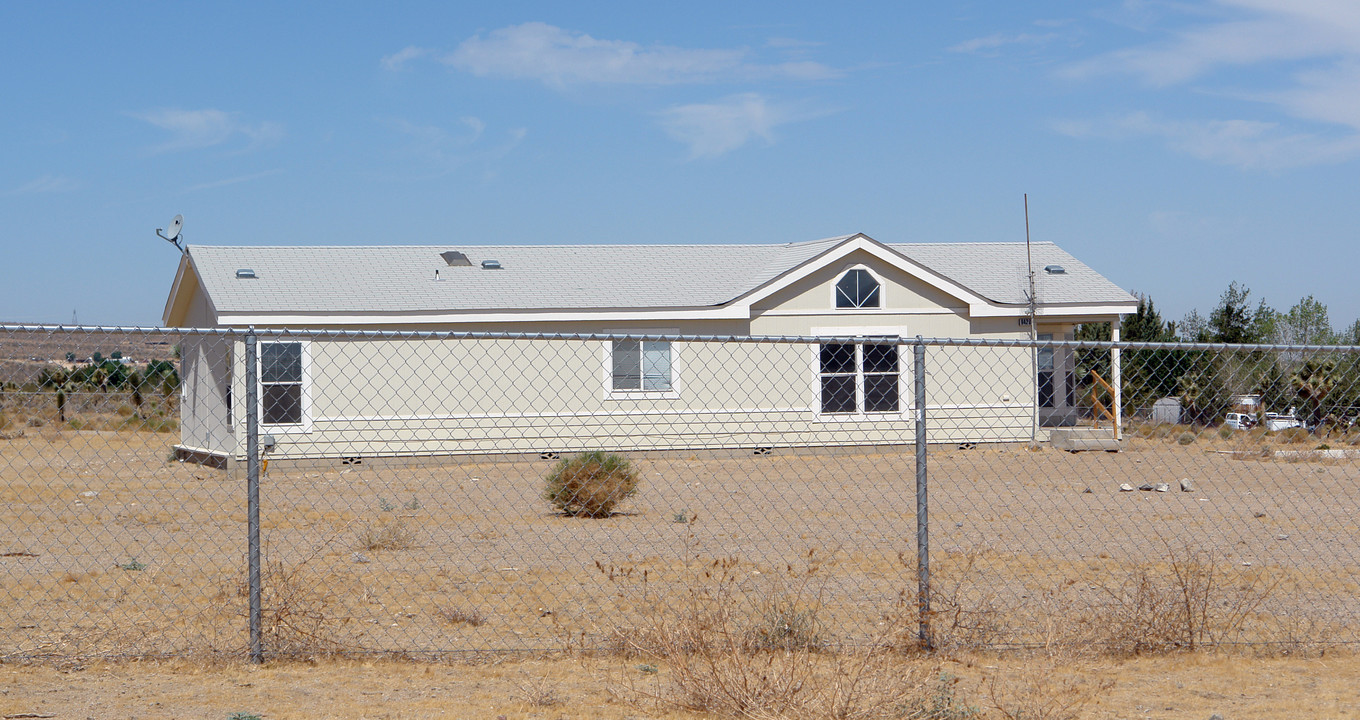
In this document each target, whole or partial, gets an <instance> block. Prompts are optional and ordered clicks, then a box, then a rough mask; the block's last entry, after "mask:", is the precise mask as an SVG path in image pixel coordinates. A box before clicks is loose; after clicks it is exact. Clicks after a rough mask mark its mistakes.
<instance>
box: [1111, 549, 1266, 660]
mask: <svg viewBox="0 0 1360 720" xmlns="http://www.w3.org/2000/svg"><path fill="white" fill-rule="evenodd" d="M1275 585H1276V582H1272V581H1270V580H1269V579H1268V578H1265V577H1263V575H1262V573H1261V572H1259V571H1250V570H1248V571H1246V572H1236V571H1235V570H1233V569H1231V566H1229V565H1228V564H1227V563H1226V562H1224V560H1223V559H1222V558H1221V557H1218V556H1217V555H1216V554H1214V553H1212V552H1207V551H1203V550H1174V549H1172V548H1170V547H1169V546H1168V547H1167V554H1166V559H1165V561H1164V562H1162V563H1150V564H1145V565H1142V566H1140V567H1138V568H1136V569H1134V570H1133V571H1131V572H1130V573H1129V575H1128V576H1127V577H1126V578H1125V579H1124V581H1123V582H1122V583H1120V584H1119V585H1116V586H1107V587H1104V588H1102V590H1103V591H1104V593H1105V594H1106V596H1107V598H1108V602H1106V603H1104V604H1102V605H1101V606H1099V607H1097V608H1096V609H1095V612H1094V614H1093V615H1091V616H1090V617H1088V618H1086V622H1087V623H1088V624H1089V625H1090V627H1091V628H1092V629H1093V630H1094V631H1096V636H1097V638H1098V642H1099V645H1100V646H1101V647H1103V648H1105V649H1106V651H1108V652H1112V653H1115V654H1124V655H1130V654H1139V653H1148V652H1154V653H1155V652H1171V651H1180V650H1190V651H1193V650H1195V649H1197V648H1203V647H1206V646H1212V645H1222V644H1227V643H1234V642H1237V641H1239V640H1241V639H1243V637H1244V631H1245V630H1246V629H1247V624H1248V622H1249V620H1250V619H1251V618H1252V617H1253V616H1254V615H1255V613H1256V612H1257V611H1258V610H1260V609H1261V607H1262V606H1263V605H1264V604H1265V603H1266V601H1267V600H1268V599H1269V597H1270V595H1271V593H1272V592H1273V591H1274V589H1275Z"/></svg>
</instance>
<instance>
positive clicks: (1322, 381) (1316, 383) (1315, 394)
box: [1289, 360, 1337, 432]
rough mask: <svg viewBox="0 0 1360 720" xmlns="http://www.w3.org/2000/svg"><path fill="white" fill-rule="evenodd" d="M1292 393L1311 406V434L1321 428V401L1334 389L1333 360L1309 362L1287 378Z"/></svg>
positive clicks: (1334, 364) (1335, 377)
mask: <svg viewBox="0 0 1360 720" xmlns="http://www.w3.org/2000/svg"><path fill="white" fill-rule="evenodd" d="M1289 382H1290V384H1291V385H1293V386H1294V392H1295V393H1296V394H1298V396H1299V397H1301V398H1303V399H1304V400H1306V401H1308V404H1309V405H1311V406H1312V411H1311V412H1310V413H1309V418H1310V422H1311V424H1312V426H1313V432H1319V431H1320V430H1321V426H1322V401H1323V399H1324V398H1326V397H1327V395H1328V394H1329V393H1331V392H1332V390H1333V389H1334V388H1335V387H1336V384H1337V372H1336V361H1334V360H1309V361H1308V362H1305V363H1304V364H1303V366H1302V367H1300V368H1299V369H1298V370H1295V371H1294V373H1293V374H1292V375H1290V376H1289Z"/></svg>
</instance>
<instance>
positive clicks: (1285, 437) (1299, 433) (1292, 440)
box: [1279, 427, 1312, 445]
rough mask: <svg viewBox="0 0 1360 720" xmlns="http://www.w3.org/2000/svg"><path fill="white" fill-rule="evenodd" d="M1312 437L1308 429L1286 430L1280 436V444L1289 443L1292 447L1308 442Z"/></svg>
mask: <svg viewBox="0 0 1360 720" xmlns="http://www.w3.org/2000/svg"><path fill="white" fill-rule="evenodd" d="M1311 437H1312V433H1309V432H1308V431H1307V430H1306V429H1304V428H1301V427H1295V428H1285V429H1283V430H1281V431H1280V434H1279V438H1280V442H1283V443H1288V444H1290V445H1297V444H1298V443H1301V442H1307V441H1308V440H1309V439H1310V438H1311Z"/></svg>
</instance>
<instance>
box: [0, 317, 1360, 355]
mask: <svg viewBox="0 0 1360 720" xmlns="http://www.w3.org/2000/svg"><path fill="white" fill-rule="evenodd" d="M0 333H14V334H81V333H84V334H96V333H123V334H142V335H160V336H166V337H221V338H228V337H229V338H240V339H244V338H246V337H247V336H250V335H254V336H255V337H258V338H299V339H313V338H319V339H354V340H595V341H605V340H644V341H646V340H650V341H653V342H659V341H669V342H711V343H757V344H759V343H763V344H804V345H811V344H817V343H827V342H844V343H851V342H853V343H860V344H882V345H924V346H927V347H932V346H933V347H997V348H1007V347H1009V348H1036V347H1041V348H1071V349H1102V350H1114V349H1118V350H1182V351H1185V350H1191V351H1210V352H1341V353H1360V345H1284V344H1270V343H1262V344H1242V343H1198V342H1137V341H1124V340H1121V341H1119V342H1112V341H1109V340H1031V339H1029V338H948V337H923V336H920V335H917V336H915V337H904V336H895V335H815V336H810V335H700V334H680V333H636V332H634V333H611V332H590V333H572V332H563V333H542V332H483V331H477V332H470V331H457V330H338V329H316V328H309V329H293V328H235V327H231V328H166V327H154V326H139V325H47V324H22V323H0Z"/></svg>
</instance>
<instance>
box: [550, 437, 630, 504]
mask: <svg viewBox="0 0 1360 720" xmlns="http://www.w3.org/2000/svg"><path fill="white" fill-rule="evenodd" d="M637 487H638V476H637V473H636V472H634V470H633V468H632V466H631V465H630V464H629V463H628V459H627V458H625V457H623V456H622V455H617V454H614V453H606V452H603V451H600V450H596V451H594V452H587V453H580V454H579V455H576V456H575V457H571V458H563V459H562V460H561V461H559V462H558V463H557V465H555V466H554V467H553V469H552V472H550V473H548V479H547V487H546V488H545V489H544V491H543V497H544V498H545V499H547V500H548V501H549V502H551V503H552V504H553V505H555V506H557V508H558V509H559V510H561V511H562V512H564V513H566V514H567V515H575V516H577V517H592V518H599V517H609V515H610V514H611V513H613V512H614V506H615V505H617V504H618V503H620V502H621V501H623V500H624V499H626V498H629V497H632V496H633V494H635V493H636V492H637Z"/></svg>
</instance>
